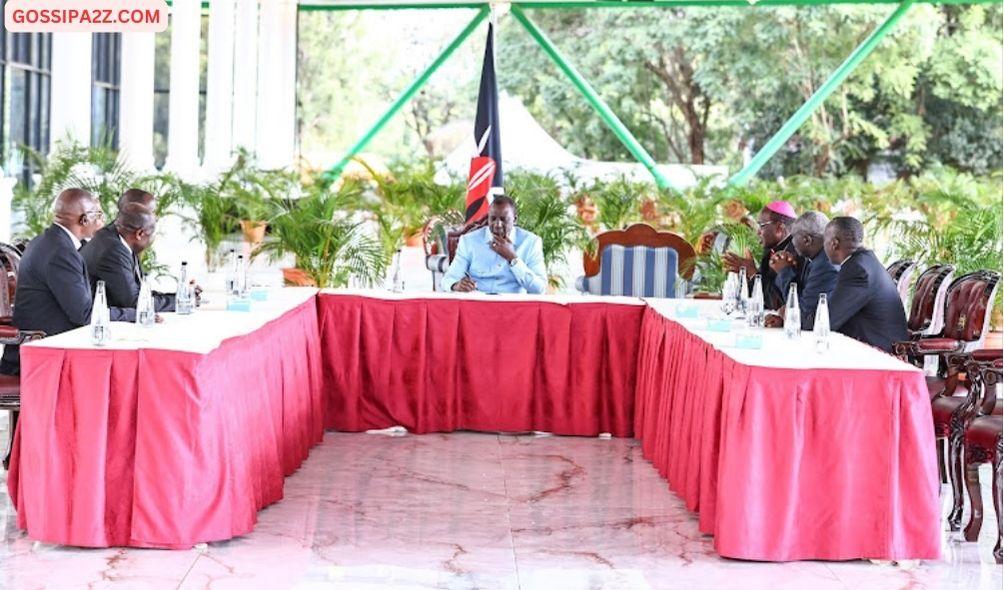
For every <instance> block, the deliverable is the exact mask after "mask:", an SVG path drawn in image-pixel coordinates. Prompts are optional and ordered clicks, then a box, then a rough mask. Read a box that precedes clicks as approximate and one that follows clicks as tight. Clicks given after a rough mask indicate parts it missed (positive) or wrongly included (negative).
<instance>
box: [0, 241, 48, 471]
mask: <svg viewBox="0 0 1004 590" xmlns="http://www.w3.org/2000/svg"><path fill="white" fill-rule="evenodd" d="M20 263H21V254H20V252H19V251H18V250H17V249H16V248H14V247H13V246H10V245H7V244H0V345H2V346H11V345H21V344H24V343H25V342H28V341H31V340H37V339H39V338H42V337H44V336H45V334H43V333H42V332H37V331H28V330H18V329H17V328H15V327H14V326H12V325H10V322H11V317H12V316H13V315H14V293H15V290H16V289H17V270H18V267H19V265H20ZM0 410H6V411H7V412H10V436H9V438H8V439H7V453H6V454H5V455H4V459H3V467H4V469H7V467H8V466H9V465H10V452H11V447H12V446H13V444H14V430H15V429H16V428H17V419H18V416H19V415H20V411H21V378H20V377H18V376H17V375H2V374H0Z"/></svg>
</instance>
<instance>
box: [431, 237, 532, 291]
mask: <svg viewBox="0 0 1004 590" xmlns="http://www.w3.org/2000/svg"><path fill="white" fill-rule="evenodd" d="M491 243H492V234H491V231H490V230H489V229H488V228H487V227H483V228H481V229H479V230H476V231H472V232H470V233H468V234H464V235H463V236H461V237H460V243H458V244H457V254H456V256H454V258H453V262H451V263H450V268H449V269H447V270H446V274H445V275H443V283H442V284H443V290H444V291H449V290H451V289H453V285H454V284H456V283H458V282H460V279H462V278H464V276H465V275H466V276H470V277H471V279H472V280H473V281H474V282H475V284H477V286H478V291H480V292H482V293H543V292H544V289H546V288H547V267H545V266H544V249H543V246H542V243H541V241H540V237H538V236H536V235H534V234H533V233H530V232H528V231H526V230H523V229H520V228H518V227H517V228H515V229H514V230H513V239H512V243H513V246H514V248H513V249H514V250H516V263H515V264H513V265H511V266H510V264H509V263H508V262H506V259H505V258H502V256H500V255H499V254H498V253H496V252H495V251H494V250H492V248H491Z"/></svg>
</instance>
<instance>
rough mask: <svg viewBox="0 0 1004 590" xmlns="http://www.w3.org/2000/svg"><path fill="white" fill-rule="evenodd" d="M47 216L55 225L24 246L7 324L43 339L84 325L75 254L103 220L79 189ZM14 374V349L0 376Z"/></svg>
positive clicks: (79, 260)
mask: <svg viewBox="0 0 1004 590" xmlns="http://www.w3.org/2000/svg"><path fill="white" fill-rule="evenodd" d="M53 212H54V214H55V223H53V224H52V225H51V226H50V227H49V228H48V229H47V230H45V232H44V233H42V235H40V236H38V237H36V238H35V239H33V240H32V241H31V243H29V244H28V247H27V248H25V251H24V256H23V257H22V258H21V265H20V267H19V269H18V274H17V294H16V295H15V296H14V317H13V318H12V322H13V324H14V326H16V327H17V328H19V329H21V330H40V331H42V332H45V334H46V335H48V336H52V335H55V334H59V333H62V332H66V331H69V330H72V329H74V328H78V327H80V326H86V325H87V324H88V323H89V322H90V319H91V318H90V316H91V301H92V300H91V286H90V281H89V280H88V278H87V269H86V267H85V266H84V259H83V257H81V256H80V253H79V252H77V249H78V248H79V247H80V241H81V240H85V239H88V238H90V237H92V236H93V235H94V233H95V232H96V231H97V230H98V228H99V227H101V222H102V221H103V220H104V213H102V211H101V205H100V204H99V203H98V200H97V199H96V198H95V197H94V195H92V194H91V193H89V192H87V191H85V190H83V189H79V188H71V189H67V190H65V191H63V192H62V193H60V194H59V196H58V197H57V198H56V202H55V204H54V211H53ZM109 311H110V312H111V313H110V316H111V319H118V320H126V321H129V320H131V319H134V318H135V315H134V314H131V313H129V310H120V309H111V310H109ZM19 371H20V355H19V354H18V348H17V347H16V346H5V347H4V351H3V360H2V361H0V372H2V373H5V374H8V375H16V374H18V373H19Z"/></svg>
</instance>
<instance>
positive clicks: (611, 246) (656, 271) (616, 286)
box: [576, 223, 697, 297]
mask: <svg viewBox="0 0 1004 590" xmlns="http://www.w3.org/2000/svg"><path fill="white" fill-rule="evenodd" d="M596 244H597V245H596V252H595V253H590V252H586V253H585V254H584V256H583V261H582V267H583V270H584V276H582V277H579V279H578V280H577V281H576V288H577V289H578V290H579V291H581V292H583V293H591V294H593V295H628V296H637V297H682V296H683V295H684V293H677V292H676V284H677V277H682V278H684V279H686V280H688V281H689V280H690V279H692V278H693V276H694V263H695V262H696V259H697V254H696V253H695V252H694V247H693V246H691V245H690V243H689V242H687V240H685V239H684V238H683V237H682V236H680V235H678V234H675V233H672V232H663V231H657V230H656V229H655V228H653V227H652V226H650V225H648V224H644V223H636V224H634V225H632V226H630V227H628V228H627V229H624V230H615V231H608V232H603V233H601V234H600V235H598V236H596Z"/></svg>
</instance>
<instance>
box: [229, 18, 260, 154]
mask: <svg viewBox="0 0 1004 590" xmlns="http://www.w3.org/2000/svg"><path fill="white" fill-rule="evenodd" d="M236 29H237V30H236V32H235V35H234V54H235V55H236V59H235V60H234V111H233V120H234V121H236V123H237V124H236V125H234V126H233V145H234V147H235V148H238V147H243V148H247V149H248V150H250V151H252V152H253V151H254V149H255V126H256V124H257V113H258V109H257V108H256V107H257V103H258V0H237V27H236Z"/></svg>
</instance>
